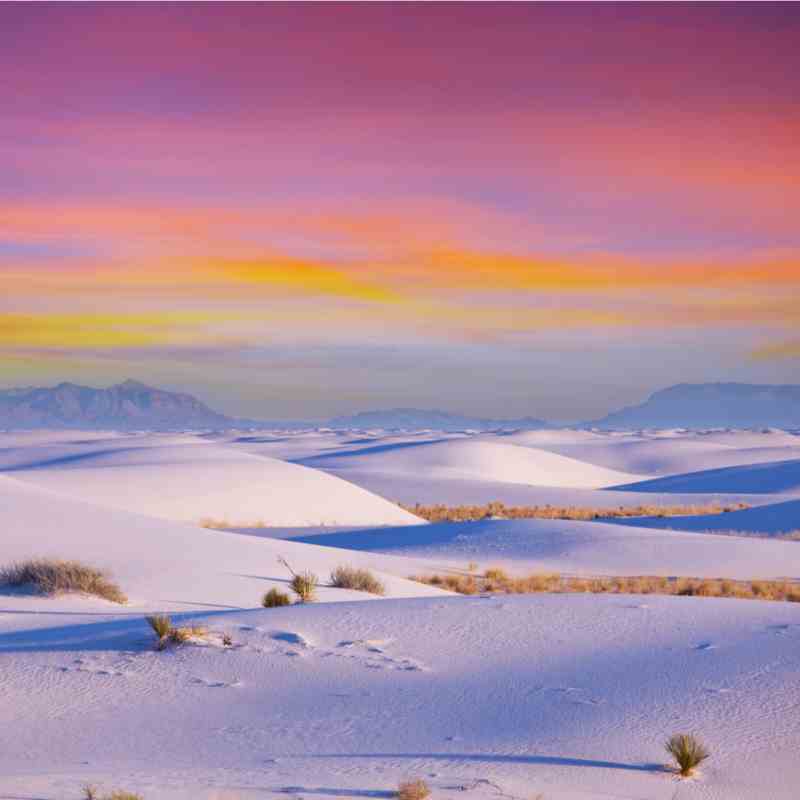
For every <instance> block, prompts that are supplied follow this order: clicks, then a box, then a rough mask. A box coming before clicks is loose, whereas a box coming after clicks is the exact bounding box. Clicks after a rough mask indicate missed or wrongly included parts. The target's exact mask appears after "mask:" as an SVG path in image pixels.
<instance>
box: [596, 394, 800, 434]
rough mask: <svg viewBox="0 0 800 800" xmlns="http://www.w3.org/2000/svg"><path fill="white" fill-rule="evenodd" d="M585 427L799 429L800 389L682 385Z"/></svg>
mask: <svg viewBox="0 0 800 800" xmlns="http://www.w3.org/2000/svg"><path fill="white" fill-rule="evenodd" d="M582 427H592V428H606V429H609V428H612V429H613V428H616V429H621V430H625V429H631V428H758V427H773V428H800V386H792V385H788V386H773V385H768V384H752V383H680V384H677V385H676V386H670V387H669V388H668V389H662V390H661V391H658V392H655V393H654V394H652V395H651V396H650V397H649V398H648V399H647V400H645V401H644V402H643V403H641V404H639V405H636V406H630V407H628V408H623V409H622V410H621V411H616V412H614V413H613V414H609V415H608V416H606V417H603V418H602V419H599V420H595V421H593V422H587V423H584V425H583V426H582Z"/></svg>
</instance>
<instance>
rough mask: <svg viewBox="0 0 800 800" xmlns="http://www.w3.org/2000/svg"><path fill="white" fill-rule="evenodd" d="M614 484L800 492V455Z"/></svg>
mask: <svg viewBox="0 0 800 800" xmlns="http://www.w3.org/2000/svg"><path fill="white" fill-rule="evenodd" d="M613 488H614V489H617V490H621V491H628V492H639V491H641V492H684V493H686V492H704V493H709V492H726V493H735V492H746V493H754V494H756V493H761V494H773V493H777V492H800V459H789V460H787V461H769V462H766V463H762V464H743V465H740V466H736V467H724V468H722V469H709V470H701V471H698V472H688V473H686V474H683V475H670V476H667V477H664V478H655V479H653V480H646V481H639V482H637V483H632V484H626V485H621V486H615V487H613Z"/></svg>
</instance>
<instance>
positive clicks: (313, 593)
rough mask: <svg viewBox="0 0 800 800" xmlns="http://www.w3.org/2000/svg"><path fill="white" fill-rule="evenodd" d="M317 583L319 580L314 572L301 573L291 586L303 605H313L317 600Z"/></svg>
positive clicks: (294, 578)
mask: <svg viewBox="0 0 800 800" xmlns="http://www.w3.org/2000/svg"><path fill="white" fill-rule="evenodd" d="M317 583H319V580H318V578H317V576H316V575H315V574H314V573H313V572H309V571H308V570H306V571H305V572H299V573H297V575H295V576H294V577H293V578H292V581H291V583H290V584H289V585H290V586H291V587H292V591H293V592H294V593H295V594H296V595H297V597H298V599H299V601H300V602H301V603H312V602H313V601H314V600H316V599H317Z"/></svg>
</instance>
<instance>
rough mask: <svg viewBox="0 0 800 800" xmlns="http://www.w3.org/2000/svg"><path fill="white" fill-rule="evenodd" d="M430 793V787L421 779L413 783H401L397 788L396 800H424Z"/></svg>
mask: <svg viewBox="0 0 800 800" xmlns="http://www.w3.org/2000/svg"><path fill="white" fill-rule="evenodd" d="M430 793H431V790H430V787H429V786H428V784H427V783H426V782H425V781H424V780H422V779H421V778H419V779H417V780H415V781H403V782H402V783H401V784H400V785H399V786H398V787H397V798H398V800H425V798H426V797H429V796H430Z"/></svg>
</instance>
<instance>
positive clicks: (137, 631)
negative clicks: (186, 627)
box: [0, 609, 238, 653]
mask: <svg viewBox="0 0 800 800" xmlns="http://www.w3.org/2000/svg"><path fill="white" fill-rule="evenodd" d="M235 610H238V609H235ZM14 613H17V612H14ZM34 613H35V612H34ZM53 613H58V612H53ZM230 613H233V612H232V611H227V610H226V611H211V612H206V613H204V614H203V618H204V619H207V618H208V617H212V616H220V615H224V614H230ZM130 616H131V617H133V615H130ZM170 617H171V618H172V621H173V622H175V623H182V622H189V621H191V620H193V619H195V618H196V617H197V614H196V613H193V612H186V613H172V614H170ZM152 645H153V635H152V632H151V630H150V627H149V625H148V624H147V622H146V620H145V614H144V613H142V612H139V614H138V615H137V616H136V618H131V619H115V620H110V621H108V622H88V623H83V624H77V625H59V626H57V627H53V628H29V629H27V630H21V631H9V632H7V633H0V653H59V652H74V651H76V650H83V651H92V652H101V651H121V650H125V651H128V652H131V651H136V652H138V651H143V650H149V649H151V648H152Z"/></svg>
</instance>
